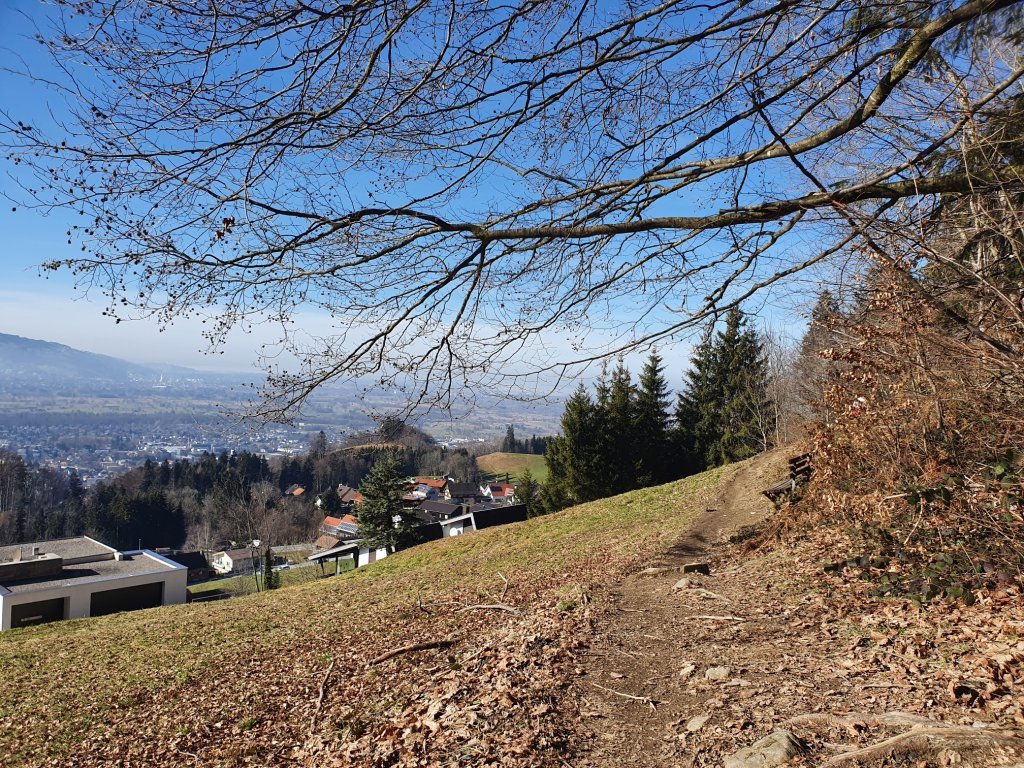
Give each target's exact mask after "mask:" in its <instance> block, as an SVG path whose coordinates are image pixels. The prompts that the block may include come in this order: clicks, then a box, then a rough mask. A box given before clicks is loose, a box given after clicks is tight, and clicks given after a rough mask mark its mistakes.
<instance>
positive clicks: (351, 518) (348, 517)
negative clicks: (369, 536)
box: [341, 515, 359, 525]
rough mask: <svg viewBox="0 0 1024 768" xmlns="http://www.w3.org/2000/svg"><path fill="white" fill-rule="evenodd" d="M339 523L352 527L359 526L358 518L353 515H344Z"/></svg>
mask: <svg viewBox="0 0 1024 768" xmlns="http://www.w3.org/2000/svg"><path fill="white" fill-rule="evenodd" d="M341 522H343V523H352V525H358V524H359V518H358V517H356V516H355V515H345V516H344V517H343V518H341Z"/></svg>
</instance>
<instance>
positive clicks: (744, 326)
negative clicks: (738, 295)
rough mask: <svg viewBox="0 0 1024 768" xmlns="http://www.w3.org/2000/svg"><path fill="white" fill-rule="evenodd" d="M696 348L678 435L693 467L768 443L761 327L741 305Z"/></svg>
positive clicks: (749, 452) (729, 459)
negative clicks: (753, 325) (758, 328)
mask: <svg viewBox="0 0 1024 768" xmlns="http://www.w3.org/2000/svg"><path fill="white" fill-rule="evenodd" d="M712 331H713V329H712V328H709V329H708V331H707V335H706V336H705V338H704V340H703V341H702V342H701V343H700V344H699V345H698V346H697V349H696V350H694V355H693V360H692V362H691V369H690V372H689V375H688V378H687V385H686V388H685V390H684V391H683V392H682V393H681V394H680V396H679V401H678V404H677V406H676V435H677V439H678V441H679V443H680V445H681V448H682V450H683V452H684V453H685V454H686V455H687V457H688V463H689V464H690V467H689V469H690V470H691V471H694V472H699V471H701V470H703V469H706V468H708V467H712V466H718V465H720V464H726V463H729V462H732V461H740V460H742V459H745V458H748V457H750V456H753V455H754V454H755V453H757V452H758V451H761V450H763V449H764V448H766V447H767V431H766V425H765V421H764V420H765V414H766V413H767V412H768V411H769V408H768V364H767V360H766V358H765V353H764V345H763V344H762V342H761V339H760V337H759V335H758V334H757V331H755V330H754V329H753V328H750V327H749V325H748V322H747V319H746V317H745V316H744V315H743V313H742V312H741V311H740V310H739V309H736V308H733V309H732V310H730V311H729V314H728V315H727V316H726V322H725V328H724V329H722V330H721V331H719V332H718V333H713V332H712Z"/></svg>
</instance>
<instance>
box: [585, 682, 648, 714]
mask: <svg viewBox="0 0 1024 768" xmlns="http://www.w3.org/2000/svg"><path fill="white" fill-rule="evenodd" d="M591 685H592V686H594V687H595V688H600V689H601V690H602V691H607V692H608V693H611V694H614V695H615V696H620V697H622V698H623V699H631V700H632V701H639V702H641V703H642V704H647V705H648V706H650V708H651V709H657V702H656V701H655V700H654V699H652V698H651V697H650V696H634V695H633V694H631V693H623V692H622V691H615V690H612V689H611V688H607V687H605V686H603V685H601V684H600V683H591Z"/></svg>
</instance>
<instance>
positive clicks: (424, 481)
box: [416, 477, 447, 490]
mask: <svg viewBox="0 0 1024 768" xmlns="http://www.w3.org/2000/svg"><path fill="white" fill-rule="evenodd" d="M416 482H417V483H419V484H420V485H425V486H427V487H428V488H437V489H438V490H440V489H441V488H444V484H445V483H446V482H447V481H446V480H434V479H432V478H429V477H417V478H416Z"/></svg>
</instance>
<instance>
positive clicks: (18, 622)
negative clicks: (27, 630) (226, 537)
mask: <svg viewBox="0 0 1024 768" xmlns="http://www.w3.org/2000/svg"><path fill="white" fill-rule="evenodd" d="M187 574H188V568H187V567H185V566H184V565H179V564H178V563H175V562H173V561H171V560H169V559H167V558H165V557H163V556H162V555H158V554H157V553H156V552H152V551H150V550H148V549H140V550H135V551H131V552H119V551H117V550H116V549H114V548H113V547H108V546H107V545H105V544H102V543H100V542H98V541H96V540H95V539H91V538H89V537H88V536H78V537H76V538H71V539H57V540H54V541H40V542H37V543H36V544H21V545H12V546H7V547H0V629H13V628H16V627H27V626H31V625H33V624H42V623H44V622H48V621H61V620H62V619H81V618H86V617H88V616H104V615H106V614H108V613H117V612H119V611H133V610H138V609H140V608H155V607H156V606H159V605H173V604H176V603H184V602H185V582H186V577H187Z"/></svg>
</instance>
